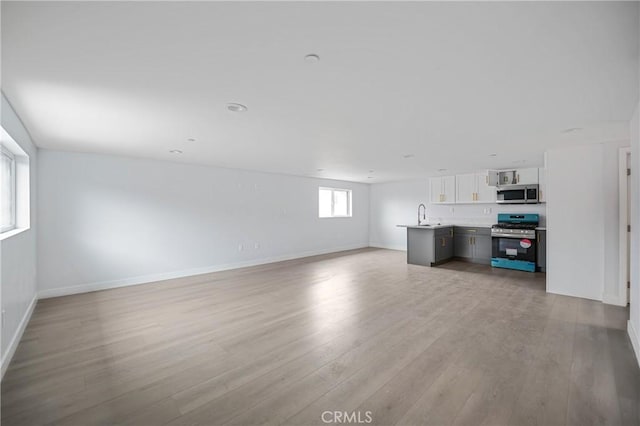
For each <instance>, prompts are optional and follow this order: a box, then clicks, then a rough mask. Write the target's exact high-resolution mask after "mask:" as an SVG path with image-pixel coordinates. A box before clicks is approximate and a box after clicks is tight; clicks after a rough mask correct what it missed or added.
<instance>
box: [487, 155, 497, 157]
mask: <svg viewBox="0 0 640 426" xmlns="http://www.w3.org/2000/svg"><path fill="white" fill-rule="evenodd" d="M497 155H498V154H489V157H496V156H497Z"/></svg>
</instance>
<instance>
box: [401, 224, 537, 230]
mask: <svg viewBox="0 0 640 426" xmlns="http://www.w3.org/2000/svg"><path fill="white" fill-rule="evenodd" d="M396 226H398V227H400V228H413V229H440V228H448V227H450V226H461V227H465V228H491V226H493V225H487V224H481V223H473V224H471V223H432V224H429V225H428V226H426V225H396ZM546 230H547V228H546V227H544V226H538V227H537V228H536V231H546Z"/></svg>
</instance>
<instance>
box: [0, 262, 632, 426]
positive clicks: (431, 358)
mask: <svg viewBox="0 0 640 426" xmlns="http://www.w3.org/2000/svg"><path fill="white" fill-rule="evenodd" d="M627 318H628V310H627V309H625V308H619V307H615V306H607V305H603V304H601V303H599V302H593V301H589V300H583V299H576V298H571V297H565V296H558V295H554V294H547V293H546V292H545V282H544V275H543V274H529V273H524V272H518V271H511V270H504V269H492V268H490V267H486V266H483V265H474V264H469V263H464V262H457V261H454V262H450V263H448V264H445V265H442V266H441V267H438V268H425V267H420V266H415V265H407V264H406V258H405V253H403V252H396V251H390V250H379V249H364V250H355V251H350V252H344V253H337V254H331V255H324V256H316V257H311V258H306V259H296V260H292V261H286V262H280V263H275V264H269V265H261V266H257V267H251V268H244V269H240V270H233V271H223V272H219V273H212V274H205V275H201V276H196V277H188V278H183V279H175V280H168V281H164V282H158V283H152V284H146V285H140V286H133V287H124V288H119V289H114V290H107V291H100V292H95V293H87V294H80V295H73V296H67V297H60V298H55V299H46V300H41V301H39V302H38V304H37V305H36V308H35V311H34V314H33V317H32V319H31V321H30V323H29V324H28V326H27V329H26V330H25V333H24V336H23V338H22V340H21V343H20V345H19V346H18V349H17V351H16V354H15V356H14V359H13V361H12V363H11V365H10V366H9V369H8V371H7V373H6V375H5V377H4V379H3V381H2V390H1V392H2V394H1V397H2V398H1V399H2V401H1V408H2V412H1V417H2V418H1V420H2V424H3V425H9V426H12V425H20V426H23V425H45V424H59V425H74V426H75V425H82V426H91V425H106V424H108V425H114V424H126V425H135V426H146V425H149V426H151V425H153V426H155V425H159V424H170V425H198V424H199V425H208V426H210V425H214V424H215V425H218V424H240V425H247V424H290V425H323V424H325V423H324V422H323V419H322V415H323V412H325V411H338V412H340V413H347V414H349V413H356V414H357V413H358V412H359V413H360V417H361V418H364V415H365V412H371V417H372V423H373V424H381V425H391V424H398V425H445V424H447V425H449V424H470V425H481V424H484V425H491V426H494V425H545V426H547V425H563V424H570V425H589V424H621V425H636V424H640V408H639V407H640V369H639V368H638V366H637V363H636V361H635V358H634V355H633V353H632V349H631V346H630V342H629V340H628V337H627V335H626V320H627Z"/></svg>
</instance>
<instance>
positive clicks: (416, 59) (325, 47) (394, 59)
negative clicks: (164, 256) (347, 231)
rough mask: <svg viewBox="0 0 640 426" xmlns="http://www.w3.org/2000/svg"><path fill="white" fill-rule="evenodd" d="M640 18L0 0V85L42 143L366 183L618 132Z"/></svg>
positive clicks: (504, 8)
mask: <svg viewBox="0 0 640 426" xmlns="http://www.w3.org/2000/svg"><path fill="white" fill-rule="evenodd" d="M638 17H639V13H638V3H637V2H624V3H613V2H602V3H600V2H585V3H582V2H569V3H538V2H526V3H493V2H492V3H458V2H455V3H391V2H389V3H306V2H305V3H276V2H268V3H244V2H242V3H237V2H236V3H184V2H173V3H171V2H133V3H127V2H123V3H100V2H68V3H58V2H43V3H34V2H7V1H3V2H2V78H3V80H2V90H3V91H4V92H5V94H6V96H7V98H8V99H9V101H10V102H11V103H12V104H13V106H14V108H15V109H16V111H17V113H18V114H19V115H20V116H21V117H22V119H23V121H24V123H25V125H26V127H27V129H28V130H29V131H30V132H31V134H32V136H33V139H34V141H35V143H36V144H37V145H38V146H39V147H42V148H50V149H59V150H69V151H82V152H97V153H110V154H117V155H127V156H133V157H144V158H155V159H167V160H172V161H184V162H189V163H199V164H210V165H217V166H224V167H234V168H243V169H254V170H263V171H272V172H281V173H288V174H295V175H306V176H322V177H330V178H336V179H346V180H353V181H362V182H381V181H390V180H400V179H413V178H421V177H425V176H429V175H433V174H436V173H438V172H437V170H438V169H447V171H445V172H441V173H453V172H456V171H467V170H476V169H482V168H494V167H495V168H500V167H512V166H514V165H518V166H521V165H523V164H524V165H525V166H526V165H531V166H537V165H541V164H542V159H543V152H544V151H545V150H546V149H547V148H549V147H555V146H559V145H562V144H571V143H588V142H603V141H609V140H623V139H627V138H628V120H629V118H630V117H631V114H632V111H633V108H634V106H635V105H636V103H637V102H638V79H639V72H638V70H639V66H638V56H639V51H640V47H639V41H638V38H639V31H638ZM309 53H316V54H318V55H319V56H320V58H321V60H320V62H318V63H316V64H309V63H307V62H305V61H304V56H305V55H306V54H309ZM228 102H239V103H242V104H245V105H247V106H248V107H249V110H248V111H247V112H244V113H232V112H229V111H227V110H226V106H225V105H226V104H227V103H228ZM568 128H582V129H583V130H578V131H574V132H569V133H564V132H563V130H565V129H568ZM188 138H195V139H196V141H195V142H190V141H188V140H187V139H188ZM172 149H179V150H182V151H184V153H183V154H182V155H176V154H170V153H169V151H170V150H172ZM492 153H497V154H498V155H497V156H496V157H489V155H490V154H492ZM407 154H413V157H412V158H404V156H405V155H407ZM523 161H524V163H523ZM317 169H324V171H322V172H319V171H317ZM370 170H373V172H370ZM368 176H372V177H373V178H371V179H368Z"/></svg>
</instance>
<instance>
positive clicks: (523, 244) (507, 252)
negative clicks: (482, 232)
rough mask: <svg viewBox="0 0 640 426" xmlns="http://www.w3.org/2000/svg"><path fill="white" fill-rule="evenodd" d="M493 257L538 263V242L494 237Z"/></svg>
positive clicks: (532, 239) (529, 239)
mask: <svg viewBox="0 0 640 426" xmlns="http://www.w3.org/2000/svg"><path fill="white" fill-rule="evenodd" d="M491 243H492V245H493V247H492V253H491V254H492V257H495V258H502V259H511V260H524V261H526V262H535V261H536V240H535V239H534V238H524V237H517V238H513V237H492V238H491Z"/></svg>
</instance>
